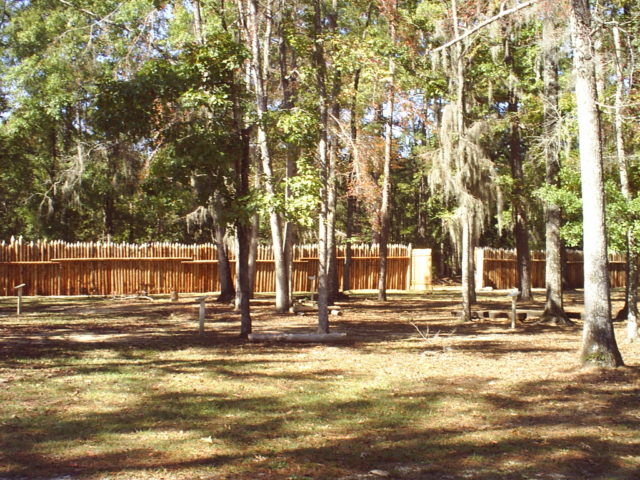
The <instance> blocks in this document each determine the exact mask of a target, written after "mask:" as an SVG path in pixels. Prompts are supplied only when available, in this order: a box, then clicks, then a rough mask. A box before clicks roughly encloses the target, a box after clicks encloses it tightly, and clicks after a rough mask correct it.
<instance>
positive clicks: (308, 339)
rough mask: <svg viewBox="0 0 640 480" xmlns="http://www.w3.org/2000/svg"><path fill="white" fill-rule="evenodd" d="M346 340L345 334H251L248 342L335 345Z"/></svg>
mask: <svg viewBox="0 0 640 480" xmlns="http://www.w3.org/2000/svg"><path fill="white" fill-rule="evenodd" d="M345 340H347V334H346V333H251V334H249V341H250V342H289V343H335V342H344V341H345Z"/></svg>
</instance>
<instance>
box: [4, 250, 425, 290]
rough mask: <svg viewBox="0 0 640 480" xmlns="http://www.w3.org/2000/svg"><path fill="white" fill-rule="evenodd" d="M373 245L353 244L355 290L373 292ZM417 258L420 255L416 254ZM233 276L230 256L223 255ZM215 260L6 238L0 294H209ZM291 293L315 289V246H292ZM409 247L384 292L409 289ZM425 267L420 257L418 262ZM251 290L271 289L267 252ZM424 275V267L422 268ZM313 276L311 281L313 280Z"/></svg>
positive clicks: (398, 255)
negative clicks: (17, 291)
mask: <svg viewBox="0 0 640 480" xmlns="http://www.w3.org/2000/svg"><path fill="white" fill-rule="evenodd" d="M378 252H379V250H378V246H377V245H353V246H352V262H351V274H350V285H351V288H352V289H354V290H359V289H375V288H377V285H378V284H377V282H378V268H379V257H378ZM420 252H424V250H420ZM337 255H338V275H339V278H342V270H343V259H344V255H345V251H344V247H340V248H338V252H337ZM229 256H230V260H231V262H232V263H231V269H232V273H233V274H234V275H235V256H234V252H233V251H229ZM217 258H218V255H217V250H216V246H215V245H213V244H202V245H183V244H174V243H151V244H143V245H134V244H116V243H101V242H89V243H65V242H61V241H38V242H23V241H22V240H21V239H17V240H15V239H12V240H11V241H10V242H9V243H5V242H1V243H0V295H4V296H7V295H14V294H15V292H14V287H15V286H16V285H18V284H21V283H25V284H26V285H27V287H26V289H25V294H26V295H78V294H92V295H112V294H133V293H137V292H141V291H145V292H147V293H149V294H158V293H170V292H171V291H172V290H175V291H177V292H181V293H193V292H215V291H219V290H220V286H219V281H218V259H217ZM293 258H294V261H293V279H292V283H293V290H294V291H314V290H315V289H316V287H317V281H316V278H317V271H318V258H317V247H316V246H315V245H295V246H294V247H293ZM411 258H412V249H411V247H410V246H407V245H390V246H389V251H388V259H389V260H388V266H387V272H388V273H387V288H389V289H398V290H406V289H409V288H411V287H412V278H413V277H415V275H413V277H412V275H411ZM420 258H421V259H422V260H421V262H422V263H424V262H425V261H424V258H425V257H424V255H423V256H422V257H420ZM427 260H428V262H429V264H428V268H427V270H428V273H425V274H423V275H422V276H423V278H421V279H420V282H421V284H420V288H424V286H423V285H422V284H428V285H430V283H431V276H430V260H431V258H430V251H429V256H428V259H427ZM256 263H257V271H256V278H255V290H256V292H273V291H274V290H275V268H274V261H273V251H272V249H271V247H270V246H260V247H259V248H258V251H257V262H256ZM421 268H423V269H424V265H421ZM314 277H315V278H314Z"/></svg>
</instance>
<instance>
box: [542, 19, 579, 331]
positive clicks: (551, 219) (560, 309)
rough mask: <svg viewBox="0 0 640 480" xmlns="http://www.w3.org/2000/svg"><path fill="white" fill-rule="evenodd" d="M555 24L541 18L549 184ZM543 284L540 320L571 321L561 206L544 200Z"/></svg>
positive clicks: (554, 120) (554, 176) (553, 182)
mask: <svg viewBox="0 0 640 480" xmlns="http://www.w3.org/2000/svg"><path fill="white" fill-rule="evenodd" d="M556 36H557V27H556V25H555V21H554V19H553V17H552V16H551V14H547V15H545V17H544V18H543V20H542V77H543V83H544V94H543V107H544V120H543V132H544V133H543V137H544V139H543V141H544V156H545V181H546V184H547V185H549V186H553V187H557V186H559V184H560V179H559V174H560V148H559V144H558V142H559V140H558V131H557V129H558V122H559V120H560V119H559V118H558V46H557V45H558V39H557V38H556ZM544 218H545V252H546V255H545V257H546V262H545V275H544V276H545V287H546V301H545V306H544V312H543V313H542V317H541V321H543V322H547V323H554V324H556V325H568V324H571V323H573V322H571V321H570V320H569V317H568V316H567V314H566V313H565V311H564V305H563V301H562V242H561V240H560V226H561V222H562V212H561V210H560V206H559V205H558V204H556V203H554V202H551V201H548V200H547V201H545V204H544Z"/></svg>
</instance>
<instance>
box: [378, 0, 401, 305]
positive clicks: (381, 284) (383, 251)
mask: <svg viewBox="0 0 640 480" xmlns="http://www.w3.org/2000/svg"><path fill="white" fill-rule="evenodd" d="M396 8H397V1H396V0H392V2H391V5H390V9H391V13H392V15H395V12H396ZM392 15H390V17H392ZM388 21H389V29H390V34H391V43H392V44H394V45H395V43H396V31H395V19H394V18H389V20H388ZM395 73H396V63H395V61H394V59H393V57H391V58H390V59H389V82H388V83H387V86H386V89H387V105H386V110H387V119H386V121H385V126H384V165H383V170H382V201H381V204H380V213H379V218H380V270H379V272H378V300H381V301H386V300H387V250H388V247H387V243H388V242H389V229H390V223H391V214H390V210H391V206H390V203H391V199H390V197H391V156H392V153H393V111H394V109H395V91H394V90H395Z"/></svg>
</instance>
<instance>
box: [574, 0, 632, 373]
mask: <svg viewBox="0 0 640 480" xmlns="http://www.w3.org/2000/svg"><path fill="white" fill-rule="evenodd" d="M569 16H570V21H571V36H572V40H573V47H574V59H573V60H574V70H575V82H576V85H575V92H576V103H577V116H578V140H579V147H580V173H581V178H582V202H583V206H582V209H583V219H584V221H583V229H584V236H583V242H584V315H585V316H584V329H583V335H582V350H581V353H580V357H581V362H582V364H583V365H600V366H610V367H614V366H619V365H622V364H623V362H622V356H621V355H620V351H619V350H618V346H617V344H616V339H615V336H614V332H613V324H612V322H611V304H610V299H609V273H608V258H607V235H606V233H607V232H606V225H605V215H604V211H605V210H604V202H605V199H604V179H603V166H602V143H601V138H600V117H599V111H598V106H597V97H596V78H595V68H594V58H593V56H594V53H593V45H592V44H591V38H590V33H591V12H590V10H589V4H588V2H587V0H571V5H570V11H569Z"/></svg>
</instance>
